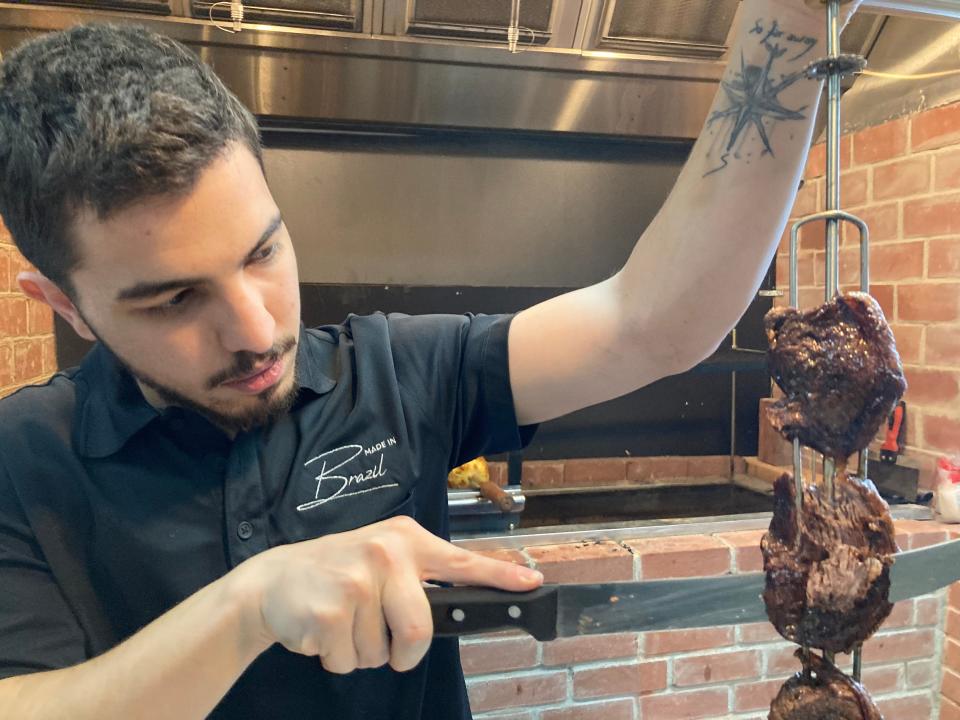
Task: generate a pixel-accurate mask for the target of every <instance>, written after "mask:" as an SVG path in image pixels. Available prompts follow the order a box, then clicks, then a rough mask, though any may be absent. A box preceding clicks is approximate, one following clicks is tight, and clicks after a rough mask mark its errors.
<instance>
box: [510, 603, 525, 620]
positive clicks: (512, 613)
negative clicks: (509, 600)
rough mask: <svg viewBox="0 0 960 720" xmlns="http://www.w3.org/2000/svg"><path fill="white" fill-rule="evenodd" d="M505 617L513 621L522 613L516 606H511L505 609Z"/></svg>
mask: <svg viewBox="0 0 960 720" xmlns="http://www.w3.org/2000/svg"><path fill="white" fill-rule="evenodd" d="M507 615H509V616H510V617H512V618H513V619H514V620H516V619H518V618H519V617H520V616H521V615H523V611H522V610H521V609H520V608H519V607H517V606H516V605H511V606H510V607H508V608H507Z"/></svg>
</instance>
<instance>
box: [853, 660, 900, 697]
mask: <svg viewBox="0 0 960 720" xmlns="http://www.w3.org/2000/svg"><path fill="white" fill-rule="evenodd" d="M902 678H903V666H902V665H892V666H886V667H869V668H864V669H863V678H862V681H863V686H864V687H866V688H867V689H868V690H869V691H870V694H871V695H873V696H877V695H882V694H884V693H891V692H896V691H897V690H900V689H902V688H903V679H902Z"/></svg>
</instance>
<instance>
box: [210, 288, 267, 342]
mask: <svg viewBox="0 0 960 720" xmlns="http://www.w3.org/2000/svg"><path fill="white" fill-rule="evenodd" d="M224 308H225V310H224V312H223V317H222V319H221V321H220V342H221V343H222V345H223V347H224V349H225V350H227V351H228V352H243V351H246V352H252V353H257V354H261V353H265V352H267V351H269V350H270V348H272V347H273V341H274V332H275V330H276V322H275V321H274V319H273V316H272V315H271V314H270V312H269V311H268V310H267V307H266V305H265V303H264V298H263V294H262V292H261V291H260V289H259V288H258V287H257V285H256V284H254V283H242V284H239V285H238V286H237V287H235V288H233V289H232V290H231V291H230V293H229V294H228V296H227V298H226V299H225V302H224Z"/></svg>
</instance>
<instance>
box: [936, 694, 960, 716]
mask: <svg viewBox="0 0 960 720" xmlns="http://www.w3.org/2000/svg"><path fill="white" fill-rule="evenodd" d="M939 720H960V705H957V704H956V703H954V702H951V701H950V700H948V699H947V698H945V697H941V698H940V718H939Z"/></svg>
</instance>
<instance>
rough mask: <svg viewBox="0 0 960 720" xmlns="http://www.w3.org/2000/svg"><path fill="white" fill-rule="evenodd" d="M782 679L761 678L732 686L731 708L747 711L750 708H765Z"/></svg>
mask: <svg viewBox="0 0 960 720" xmlns="http://www.w3.org/2000/svg"><path fill="white" fill-rule="evenodd" d="M782 685H783V680H782V679H781V678H777V679H775V680H761V681H760V682H752V683H743V684H742V685H735V686H734V688H733V710H734V711H735V712H749V711H750V710H766V709H769V708H770V703H771V702H773V699H774V698H775V697H776V696H777V693H778V692H780V686H782Z"/></svg>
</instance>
